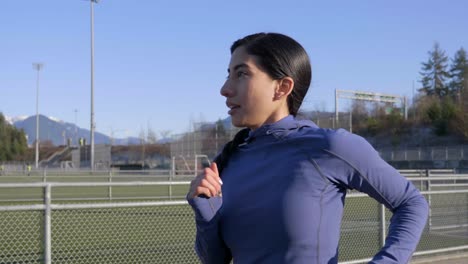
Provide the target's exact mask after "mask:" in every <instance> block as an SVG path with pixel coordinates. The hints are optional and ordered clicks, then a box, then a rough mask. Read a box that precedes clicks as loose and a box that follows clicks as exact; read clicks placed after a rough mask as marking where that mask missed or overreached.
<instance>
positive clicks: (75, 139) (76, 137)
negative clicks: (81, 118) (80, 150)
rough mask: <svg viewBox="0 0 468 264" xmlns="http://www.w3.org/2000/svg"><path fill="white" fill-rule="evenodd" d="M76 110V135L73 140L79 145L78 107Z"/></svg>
mask: <svg viewBox="0 0 468 264" xmlns="http://www.w3.org/2000/svg"><path fill="white" fill-rule="evenodd" d="M74 112H75V136H74V138H73V141H75V142H76V144H77V145H79V144H78V123H77V118H76V116H77V113H78V109H75V110H74ZM73 144H75V143H73ZM73 144H72V145H73Z"/></svg>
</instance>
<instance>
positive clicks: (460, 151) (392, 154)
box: [379, 145, 468, 161]
mask: <svg viewBox="0 0 468 264" xmlns="http://www.w3.org/2000/svg"><path fill="white" fill-rule="evenodd" d="M379 154H380V156H381V157H382V158H383V159H384V160H386V161H403V160H467V159H468V145H460V146H446V147H425V148H408V149H396V150H393V149H381V150H379Z"/></svg>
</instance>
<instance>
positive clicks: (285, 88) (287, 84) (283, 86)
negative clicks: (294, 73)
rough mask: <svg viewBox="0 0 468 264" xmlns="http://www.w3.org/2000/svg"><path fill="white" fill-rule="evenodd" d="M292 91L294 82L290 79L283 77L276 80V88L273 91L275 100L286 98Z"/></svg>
mask: <svg viewBox="0 0 468 264" xmlns="http://www.w3.org/2000/svg"><path fill="white" fill-rule="evenodd" d="M293 89H294V80H293V79H292V78H291V77H284V78H283V79H281V80H278V86H277V88H276V91H275V99H276V100H279V99H282V98H287V97H288V95H289V94H290V93H291V92H292V90H293Z"/></svg>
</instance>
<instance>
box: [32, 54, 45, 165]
mask: <svg viewBox="0 0 468 264" xmlns="http://www.w3.org/2000/svg"><path fill="white" fill-rule="evenodd" d="M43 67H44V64H43V63H33V69H34V70H36V71H37V80H36V156H35V157H36V166H35V167H36V169H37V168H38V167H39V72H40V71H41V70H42V68H43Z"/></svg>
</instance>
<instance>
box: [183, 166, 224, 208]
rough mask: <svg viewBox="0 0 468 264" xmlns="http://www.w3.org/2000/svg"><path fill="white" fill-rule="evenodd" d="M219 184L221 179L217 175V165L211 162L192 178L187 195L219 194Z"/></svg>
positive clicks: (189, 196) (211, 195) (191, 196)
mask: <svg viewBox="0 0 468 264" xmlns="http://www.w3.org/2000/svg"><path fill="white" fill-rule="evenodd" d="M221 185H223V181H221V178H220V177H219V172H218V166H216V163H215V162H213V163H211V166H210V167H209V168H205V169H204V171H203V173H201V174H199V175H198V176H197V177H196V178H195V179H193V180H192V182H191V183H190V190H189V193H188V195H187V197H188V198H190V199H191V198H194V197H197V196H199V195H205V196H206V197H214V196H218V195H219V196H221Z"/></svg>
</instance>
